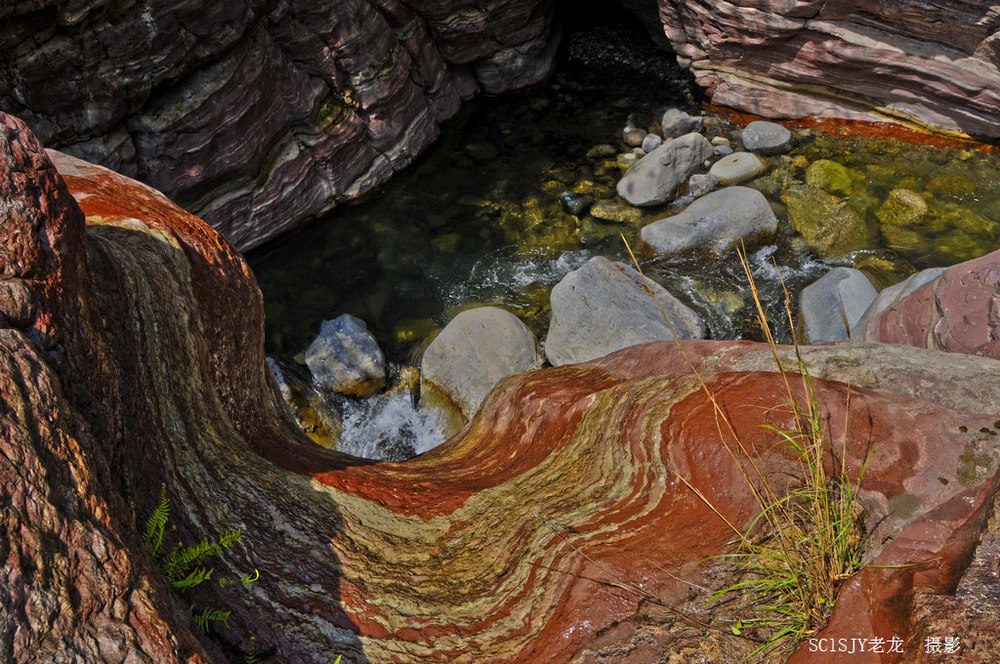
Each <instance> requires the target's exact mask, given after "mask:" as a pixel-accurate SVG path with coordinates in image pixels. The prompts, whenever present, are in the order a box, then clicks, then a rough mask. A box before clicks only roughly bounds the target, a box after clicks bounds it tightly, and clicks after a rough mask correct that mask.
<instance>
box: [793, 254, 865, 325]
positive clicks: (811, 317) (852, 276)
mask: <svg viewBox="0 0 1000 664" xmlns="http://www.w3.org/2000/svg"><path fill="white" fill-rule="evenodd" d="M877 295H878V291H876V290H875V287H874V286H872V282H871V281H869V280H868V277H866V276H865V274H864V272H861V271H860V270H855V269H854V268H849V267H835V268H833V269H832V270H830V271H829V272H827V273H826V274H825V275H823V276H822V277H820V278H819V279H818V280H816V281H814V282H813V283H811V284H809V285H808V286H806V287H805V288H803V289H802V293H801V294H800V295H799V313H800V315H801V317H802V330H801V331H802V334H803V336H804V337H805V341H806V343H810V344H820V343H826V342H829V341H846V340H847V339H849V338H853V337H854V336H855V335H856V333H857V330H858V329H859V328H858V322H859V321H860V320H861V317H862V316H864V313H865V312H866V311H867V310H868V307H869V306H871V303H872V302H873V301H874V300H875V297H876V296H877ZM845 321H846V323H847V327H844V323H845Z"/></svg>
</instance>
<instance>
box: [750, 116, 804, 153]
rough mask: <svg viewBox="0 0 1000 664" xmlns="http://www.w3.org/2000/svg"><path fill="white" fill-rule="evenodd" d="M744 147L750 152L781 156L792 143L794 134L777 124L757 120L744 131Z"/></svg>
mask: <svg viewBox="0 0 1000 664" xmlns="http://www.w3.org/2000/svg"><path fill="white" fill-rule="evenodd" d="M741 138H742V140H743V147H744V148H746V149H747V150H749V151H750V152H759V153H761V154H781V153H782V152H785V151H786V150H787V149H788V147H789V144H790V143H791V142H792V132H790V131H788V130H787V129H785V128H784V127H782V126H781V125H780V124H778V123H777V122H767V121H765V120H755V121H754V122H751V123H750V124H748V125H747V126H746V127H745V128H744V129H743V135H742V137H741Z"/></svg>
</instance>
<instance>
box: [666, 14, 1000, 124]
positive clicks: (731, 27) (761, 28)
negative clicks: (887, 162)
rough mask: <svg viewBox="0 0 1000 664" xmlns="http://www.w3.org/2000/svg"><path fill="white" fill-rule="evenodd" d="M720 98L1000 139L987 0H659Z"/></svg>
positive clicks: (746, 105)
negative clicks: (945, 1) (900, 122)
mask: <svg viewBox="0 0 1000 664" xmlns="http://www.w3.org/2000/svg"><path fill="white" fill-rule="evenodd" d="M659 8H660V19H661V20H662V22H663V26H664V30H665V32H666V35H667V37H668V38H669V40H670V42H671V44H672V45H673V47H674V49H675V50H676V51H677V53H678V54H679V55H680V56H681V57H682V58H683V59H685V60H686V61H687V62H690V64H691V68H692V70H693V72H694V75H695V79H696V80H697V82H698V84H699V85H700V86H702V87H703V88H705V90H706V91H707V92H708V94H709V96H710V97H711V98H712V101H713V102H714V103H716V104H719V105H721V106H732V107H734V108H739V109H743V110H745V111H749V112H751V113H755V114H758V115H763V116H766V117H775V118H787V117H806V116H818V117H834V118H852V119H864V120H880V119H881V120H884V119H891V120H900V121H904V122H910V123H916V124H919V125H925V126H929V127H935V128H940V129H945V130H949V131H953V132H959V133H962V134H968V135H972V136H978V137H990V138H997V137H998V136H1000V129H998V127H1000V122H998V120H1000V117H998V108H1000V103H998V102H1000V73H998V70H997V65H998V63H1000V56H998V50H997V44H998V37H997V30H998V27H1000V14H998V13H997V8H996V7H995V6H992V5H990V4H989V3H987V2H974V1H962V2H947V3H941V2H927V1H924V0H916V1H910V0H891V1H888V2H864V1H862V0H789V1H786V0H765V1H764V2H750V1H747V0H733V1H728V2H727V1H723V2H716V1H715V0H711V1H710V0H659Z"/></svg>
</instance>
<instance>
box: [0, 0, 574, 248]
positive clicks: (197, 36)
mask: <svg viewBox="0 0 1000 664" xmlns="http://www.w3.org/2000/svg"><path fill="white" fill-rule="evenodd" d="M551 4H552V3H551V1H550V0H515V1H513V2H487V3H479V5H477V6H475V7H469V6H466V4H465V3H462V2H459V1H458V0H341V1H339V2H331V3H316V2H312V1H311V0H280V1H279V0H233V1H232V2H223V3H218V2H207V1H205V0H184V1H183V2H175V1H173V0H145V1H142V2H136V1H135V0H76V1H74V2H56V1H55V0H32V1H31V2H20V3H13V4H11V3H4V7H0V110H4V111H7V112H11V113H15V114H17V115H19V116H21V117H22V118H23V119H25V120H26V121H27V122H28V124H29V126H31V128H32V129H33V131H34V132H35V133H36V134H37V135H38V137H39V138H40V139H41V141H42V142H43V143H44V144H45V145H46V146H47V147H53V148H59V149H61V150H63V151H65V152H68V153H71V154H73V155H76V156H78V157H81V158H84V159H87V160H89V161H92V162H95V163H99V164H101V165H104V166H107V167H109V168H112V169H114V170H116V171H119V172H121V173H124V174H126V175H129V176H133V177H137V178H139V179H141V180H142V181H144V182H146V183H148V184H150V185H152V186H154V187H156V188H157V189H160V190H162V191H163V192H165V193H166V194H167V195H168V196H170V198H171V199H173V200H174V201H175V202H177V203H179V204H180V205H182V206H183V207H185V208H186V209H188V210H190V211H193V212H196V213H197V214H200V215H201V216H203V217H204V218H205V219H206V220H207V221H208V222H209V223H210V224H211V225H213V226H214V227H216V228H217V229H219V230H221V231H222V232H223V233H224V234H225V235H226V236H227V237H228V238H229V239H230V240H231V241H232V242H233V243H234V244H235V245H236V246H237V247H238V248H240V249H244V250H245V249H249V248H251V247H254V246H256V245H259V244H260V243H262V242H264V241H265V240H267V239H268V238H271V237H274V236H275V235H278V234H280V233H281V232H283V231H285V230H287V229H289V228H290V227H292V226H294V225H296V224H298V223H300V222H301V221H302V220H304V219H306V218H308V217H311V216H315V215H317V214H320V213H322V212H324V211H326V210H328V209H330V208H331V207H333V206H334V205H335V204H336V203H337V202H338V201H340V200H343V199H350V198H354V197H357V196H360V195H362V194H364V193H366V192H368V191H370V190H371V189H372V188H374V187H375V186H377V185H378V184H380V183H381V182H383V181H385V180H386V179H387V178H388V177H389V176H390V175H391V174H392V173H394V172H395V171H397V170H399V169H400V168H402V167H404V166H406V165H407V164H409V163H410V162H411V161H412V160H413V159H414V158H415V156H416V155H417V154H419V153H420V152H421V151H422V150H423V149H424V148H426V147H427V146H428V145H429V144H430V143H431V142H432V141H433V140H434V139H435V138H436V137H437V135H438V126H439V125H440V123H441V122H442V121H443V120H445V119H446V118H448V117H451V116H452V115H454V113H455V112H456V111H457V110H458V108H459V104H460V102H461V100H462V99H463V98H467V97H469V96H470V95H471V94H473V93H474V92H475V90H476V89H477V88H480V87H481V88H482V89H483V90H484V91H485V92H487V93H500V92H505V91H509V90H513V89H517V88H520V87H524V86H528V85H532V84H535V83H537V82H539V81H540V80H541V79H542V78H544V77H545V76H547V75H548V73H549V72H550V71H551V67H552V61H553V56H554V46H555V44H554V40H553V39H552V30H551V13H552V8H551Z"/></svg>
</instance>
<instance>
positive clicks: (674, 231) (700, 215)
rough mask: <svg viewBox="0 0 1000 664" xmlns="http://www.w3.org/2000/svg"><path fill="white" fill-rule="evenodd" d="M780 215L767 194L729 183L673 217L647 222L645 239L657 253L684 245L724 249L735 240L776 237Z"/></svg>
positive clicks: (670, 250) (674, 249) (642, 234)
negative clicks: (772, 207) (767, 197)
mask: <svg viewBox="0 0 1000 664" xmlns="http://www.w3.org/2000/svg"><path fill="white" fill-rule="evenodd" d="M777 230H778V218H777V217H775V216H774V211H773V210H771V206H770V205H769V204H768V202H767V199H766V198H764V195H763V194H762V193H760V192H759V191H757V190H756V189H750V188H749V187H726V188H725V189H719V190H718V191H713V192H710V193H708V194H705V195H704V196H702V197H701V198H699V199H698V200H696V201H695V202H693V203H691V205H689V206H687V208H685V209H684V210H683V211H681V212H680V213H678V214H675V215H674V216H672V217H666V218H665V219H659V220H657V221H654V222H653V223H651V224H649V225H647V226H644V227H643V229H642V230H641V231H640V233H639V235H640V237H641V238H642V241H643V242H644V243H645V244H646V245H647V246H649V247H650V248H651V249H652V250H653V251H654V252H656V253H658V254H669V253H673V252H675V251H684V250H685V249H712V250H714V251H716V252H719V253H721V252H723V251H725V250H726V249H729V248H730V247H732V246H733V243H734V242H738V241H740V240H749V239H751V238H767V239H770V238H773V237H774V234H775V233H776V232H777Z"/></svg>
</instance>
